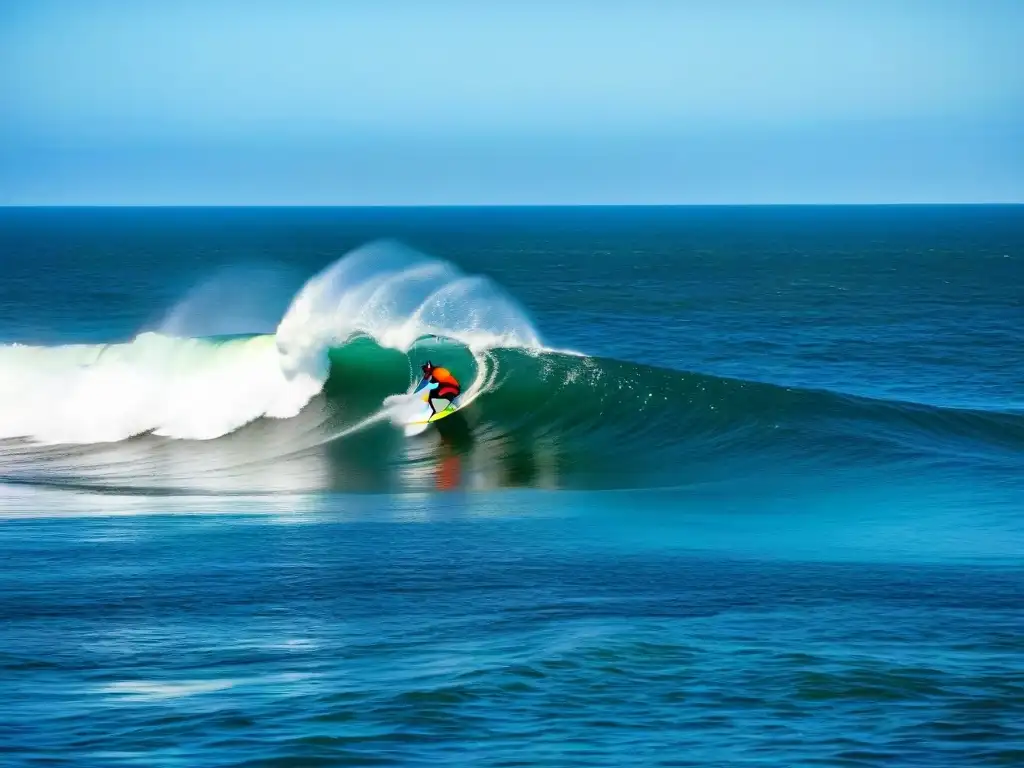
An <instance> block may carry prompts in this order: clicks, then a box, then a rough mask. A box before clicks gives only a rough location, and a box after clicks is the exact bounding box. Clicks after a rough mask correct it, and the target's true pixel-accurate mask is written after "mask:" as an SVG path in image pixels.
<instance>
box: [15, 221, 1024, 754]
mask: <svg viewBox="0 0 1024 768" xmlns="http://www.w3.org/2000/svg"><path fill="white" fill-rule="evenodd" d="M427 359H430V360H432V361H433V362H434V363H436V364H438V365H444V366H445V367H448V368H449V369H451V370H452V371H453V372H454V373H455V374H456V376H458V377H459V379H460V380H461V381H462V384H463V396H462V398H463V401H462V408H461V409H460V410H459V412H458V413H456V414H455V415H454V416H451V417H449V418H448V419H446V420H444V421H442V422H439V423H438V424H436V425H432V426H431V427H429V428H428V429H427V430H426V431H424V432H422V433H420V434H410V432H411V430H409V429H407V428H406V426H405V423H406V421H407V420H408V418H409V414H410V413H411V412H412V411H411V410H410V409H415V402H414V398H413V397H411V396H410V395H409V393H410V392H411V390H412V389H413V387H414V386H415V385H416V383H417V381H418V378H419V375H418V374H419V366H420V364H421V363H422V362H423V361H425V360H427ZM0 763H2V764H3V765H5V766H8V765H9V766H30V765H31V766H35V765H39V766H42V765H47V766H52V765H74V766H252V767H256V766H260V767H263V766H266V767H268V768H269V767H270V766H274V767H275V768H276V767H281V768H284V767H285V766H334V765H339V766H341V765H446V766H447V765H468V766H469V765H471V766H515V765H521V766H533V765H537V766H569V765H572V766H594V765H615V766H627V765H630V766H631V765H638V766H656V765H664V766H669V765H674V766H705V765H713V766H719V765H751V766H754V765H757V766H797V765H800V766H803V765H817V766H879V765H885V766H936V767H939V768H951V767H952V766H958V767H959V766H982V765H992V766H996V765H1002V766H1016V765H1024V207H1013V206H1006V207H995V206H962V207H958V206H939V207H928V206H921V207H916V206H907V207H878V208H874V207H764V208H759V207H753V208H743V207H736V208H714V207H710V208H575V209H559V208H547V209H545V208H536V209H530V208H514V209H512V208H510V209H486V208H481V209H444V208H435V209H273V208H263V209H3V210H0Z"/></svg>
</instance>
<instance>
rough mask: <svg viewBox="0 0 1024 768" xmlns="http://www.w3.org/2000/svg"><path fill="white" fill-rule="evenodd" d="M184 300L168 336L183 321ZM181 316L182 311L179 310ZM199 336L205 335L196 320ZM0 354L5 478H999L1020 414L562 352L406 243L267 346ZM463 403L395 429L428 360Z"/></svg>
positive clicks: (174, 481)
mask: <svg viewBox="0 0 1024 768" xmlns="http://www.w3.org/2000/svg"><path fill="white" fill-rule="evenodd" d="M187 312H188V308H187V306H185V307H184V308H183V307H182V306H179V307H177V308H175V309H174V310H173V311H172V313H171V314H170V317H172V318H173V324H172V325H173V328H182V327H187V326H189V323H188V322H187V320H188V319H189V318H188V317H187V316H186V315H187ZM183 313H184V314H183ZM194 325H195V324H194V323H193V324H192V327H194ZM162 330H164V331H165V332H163V333H161V332H146V333H142V334H140V335H139V336H138V337H136V338H135V339H133V340H130V341H127V342H123V343H115V344H106V345H68V346H59V347H32V346H23V345H8V346H2V347H0V481H3V482H7V483H23V484H42V485H53V486H61V487H75V488H89V489H95V490H116V491H120V492H124V491H135V492H147V493H189V492H195V493H254V492H293V491H314V490H347V491H394V490H399V489H424V488H436V487H439V486H440V487H508V486H534V487H548V488H639V487H668V486H679V485H686V484H690V485H693V484H701V483H713V482H727V481H729V479H730V478H734V477H736V476H738V475H743V474H749V473H752V472H756V471H757V470H758V469H759V468H763V467H764V466H766V464H768V463H771V464H772V465H773V466H775V467H778V466H780V465H781V466H786V467H789V468H791V469H792V471H793V472H794V473H795V472H797V471H799V472H806V471H809V470H811V471H812V470H813V468H814V467H816V466H822V465H829V466H831V467H840V466H841V467H842V468H843V469H844V471H846V472H856V471H857V470H858V469H859V468H865V469H866V468H873V469H878V468H884V469H885V471H887V472H897V471H905V472H907V473H913V472H914V471H916V470H919V469H920V468H921V467H922V465H924V464H931V465H934V464H939V465H943V466H947V465H952V464H954V463H955V462H956V461H957V460H958V457H962V456H963V455H965V452H966V453H967V454H969V455H970V456H971V457H972V460H973V461H978V460H979V458H980V459H981V460H982V461H983V462H989V463H992V464H993V465H998V466H1000V467H1003V468H1004V469H1005V466H1006V465H1007V464H1008V463H1012V462H1015V461H1018V460H1019V456H1020V452H1021V450H1022V449H1024V417H1022V416H1021V415H1020V414H1014V413H993V412H978V411H969V410H958V409H942V408H936V407H932V406H926V405H920V404H914V403H901V402H894V401H879V400H869V399H864V398H855V397H851V396H848V395H843V394H840V393H834V392H828V391H813V390H806V389H799V388H783V387H777V386H773V385H769V384H764V383H759V382H754V381H741V380H733V379H725V378H719V377H715V376H708V375H702V374H699V373H693V372H681V371H676V370H667V369H660V368H653V367H648V366H643V365H637V364H633V363H628V362H624V361H619V360H611V359H606V358H596V357H588V356H585V355H581V354H577V353H572V352H566V351H558V350H553V349H550V348H547V347H546V346H545V345H544V343H543V342H542V340H541V336H540V334H539V332H538V331H537V329H536V328H535V327H534V325H533V324H532V322H531V321H530V319H529V317H528V316H527V314H526V313H525V312H524V311H523V309H522V308H521V307H520V306H519V305H518V304H517V303H516V302H515V301H514V300H513V299H512V298H511V297H510V296H509V295H508V294H507V293H506V292H505V291H504V290H503V289H502V288H501V286H499V285H497V284H495V283H494V282H492V281H490V280H488V279H486V278H484V277H480V276H473V275H466V274H464V273H462V272H461V271H460V270H459V269H458V268H457V267H456V266H454V265H452V264H450V263H448V262H444V261H440V260H437V259H432V258H429V257H427V256H425V255H423V254H420V253H418V252H416V251H413V250H411V249H408V248H405V247H403V246H400V245H398V244H395V243H387V242H383V243H374V244H371V245H368V246H366V247H364V248H361V249H359V250H357V251H355V252H353V253H351V254H348V255H346V256H345V257H344V258H342V259H340V260H338V261H337V262H335V263H334V264H332V265H331V266H330V267H328V268H327V269H325V270H324V271H323V272H321V273H320V274H318V275H316V276H314V277H313V278H312V279H310V280H309V281H308V282H306V283H305V285H304V286H303V287H302V288H301V289H300V290H299V291H298V293H297V294H296V295H295V296H294V297H293V298H292V300H291V302H290V305H289V306H288V308H287V310H286V311H285V312H284V315H283V317H282V318H281V319H280V321H279V322H278V324H277V327H276V330H275V331H274V332H273V333H261V334H251V335H238V334H235V335H227V336H225V335H220V336H202V337H192V338H189V337H182V336H176V335H171V334H169V333H167V332H166V331H167V330H168V326H167V325H166V324H165V325H164V326H163V327H162ZM428 357H429V358H431V359H433V360H435V362H436V361H443V362H444V364H445V365H446V367H449V368H451V369H452V370H453V371H455V372H456V373H457V374H458V375H459V378H460V379H461V380H462V381H463V383H464V390H465V394H464V405H463V408H462V409H461V410H460V411H459V412H458V413H457V414H456V415H454V416H452V417H450V418H448V419H446V420H444V421H442V422H439V423H438V424H437V425H435V428H432V429H430V430H428V431H427V432H426V433H425V434H423V435H422V436H419V437H417V438H413V439H410V438H408V437H407V436H406V435H405V434H404V432H403V431H402V430H401V429H397V428H396V426H395V424H394V423H393V421H394V418H393V416H394V412H393V408H394V404H395V403H396V402H401V400H402V398H403V397H406V396H407V393H408V392H409V391H410V389H411V387H412V386H413V385H414V383H415V381H416V379H417V378H418V376H417V375H416V374H417V373H418V365H419V363H420V362H421V361H422V360H423V359H425V358H428Z"/></svg>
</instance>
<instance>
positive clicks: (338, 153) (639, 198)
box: [0, 0, 1024, 205]
mask: <svg viewBox="0 0 1024 768" xmlns="http://www.w3.org/2000/svg"><path fill="white" fill-rule="evenodd" d="M1022 40H1024V0H963V1H962V0H850V1H849V2H843V1H840V0H835V1H833V0H770V1H769V0H746V1H745V2H744V1H742V0H714V1H712V0H707V1H704V0H693V1H692V2H690V1H687V0H662V1H661V2H655V1H654V0H617V1H615V2H612V0H587V1H584V0H576V1H575V2H569V1H560V0H543V1H539V0H538V1H536V2H535V1H534V0H518V1H513V0H508V1H504V0H477V1H476V2H469V1H468V0H466V1H465V2H459V1H456V0H415V1H412V0H410V1H409V2H397V1H393V0H375V1H374V2H370V1H369V0H367V1H366V2H361V1H360V0H336V1H330V0H273V1H264V0H245V1H244V2H243V0H137V1H133V0H121V1H120V2H110V1H109V0H89V1H88V2H84V1H83V2H75V1H74V0H64V2H56V1H54V0H21V1H19V0H0V204H130V205H152V204H170V205H174V204H186V205H204V204H213V205H220V204H235V205H245V204H284V205H305V204H318V205H323V204H328V205H389V204H396V205H408V204H472V205H482V204H587V203H793V202H796V203H844V202H866V203H871V202H1024V49H1022V43H1021V41H1022Z"/></svg>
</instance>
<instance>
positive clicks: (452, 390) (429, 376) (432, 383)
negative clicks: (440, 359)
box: [420, 360, 462, 415]
mask: <svg viewBox="0 0 1024 768" xmlns="http://www.w3.org/2000/svg"><path fill="white" fill-rule="evenodd" d="M420 367H421V369H422V371H423V379H424V381H426V382H427V387H428V389H431V390H432V392H431V395H430V398H429V399H428V400H427V402H428V403H430V410H432V411H433V412H434V414H435V415H436V414H438V413H441V411H443V410H444V409H445V408H447V407H448V406H449V405H451V404H452V400H454V399H455V398H456V397H458V396H459V395H460V394H461V393H462V387H461V386H460V385H459V380H458V379H456V378H455V377H454V376H452V372H451V371H449V370H448V369H447V368H439V367H437V366H436V365H434V364H433V363H432V362H430V361H429V360H427V362H425V363H424V364H423V365H422V366H420Z"/></svg>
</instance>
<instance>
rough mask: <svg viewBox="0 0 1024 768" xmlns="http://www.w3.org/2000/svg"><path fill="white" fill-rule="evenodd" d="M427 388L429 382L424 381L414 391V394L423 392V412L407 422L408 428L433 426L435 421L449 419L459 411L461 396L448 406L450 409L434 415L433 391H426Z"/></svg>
mask: <svg viewBox="0 0 1024 768" xmlns="http://www.w3.org/2000/svg"><path fill="white" fill-rule="evenodd" d="M426 386H427V380H426V379H424V380H423V381H421V382H420V383H419V386H418V387H416V389H415V390H413V391H414V392H420V391H421V390H422V391H423V411H422V412H421V413H420V414H418V415H417V416H415V417H414V418H412V419H411V420H410V421H407V422H406V426H407V427H413V426H416V425H419V424H433V423H434V422H435V421H440V420H441V419H444V418H447V417H448V416H451V415H452V414H453V413H455V412H456V411H457V410H459V400H460V399H461V395H460V396H459V397H456V398H455V399H454V400H452V401H451V402H450V403H449V404H448V407H447V408H445V409H444V410H443V411H441V412H439V413H434V412H433V410H431V408H430V402H429V400H430V392H431V390H429V389H425V387H426Z"/></svg>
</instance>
